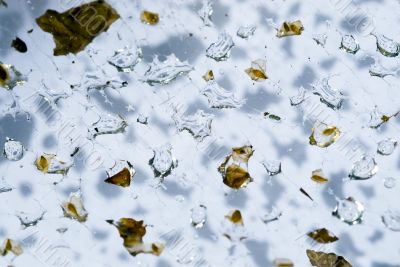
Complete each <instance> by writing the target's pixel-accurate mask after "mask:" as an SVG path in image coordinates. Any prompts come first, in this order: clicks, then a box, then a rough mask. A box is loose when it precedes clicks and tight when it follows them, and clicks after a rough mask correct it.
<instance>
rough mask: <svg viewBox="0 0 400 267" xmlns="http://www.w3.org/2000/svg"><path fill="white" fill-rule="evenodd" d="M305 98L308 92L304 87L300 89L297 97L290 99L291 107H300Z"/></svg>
mask: <svg viewBox="0 0 400 267" xmlns="http://www.w3.org/2000/svg"><path fill="white" fill-rule="evenodd" d="M305 96H306V90H305V89H304V87H303V86H302V87H300V88H299V92H298V94H297V95H295V96H291V97H290V105H292V106H297V105H300V104H301V103H303V101H304V99H305Z"/></svg>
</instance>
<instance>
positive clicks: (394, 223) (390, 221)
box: [382, 210, 400, 232]
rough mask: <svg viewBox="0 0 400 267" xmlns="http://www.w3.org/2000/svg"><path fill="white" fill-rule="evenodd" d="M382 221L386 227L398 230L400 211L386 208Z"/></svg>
mask: <svg viewBox="0 0 400 267" xmlns="http://www.w3.org/2000/svg"><path fill="white" fill-rule="evenodd" d="M382 222H383V224H384V225H385V226H386V228H388V229H390V230H392V231H394V232H400V211H398V210H396V211H394V210H388V211H386V212H385V213H384V214H383V215H382Z"/></svg>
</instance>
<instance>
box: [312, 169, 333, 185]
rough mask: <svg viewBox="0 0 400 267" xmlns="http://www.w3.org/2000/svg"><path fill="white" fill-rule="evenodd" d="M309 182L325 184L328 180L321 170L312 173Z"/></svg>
mask: <svg viewBox="0 0 400 267" xmlns="http://www.w3.org/2000/svg"><path fill="white" fill-rule="evenodd" d="M311 180H313V181H314V182H316V183H319V184H326V183H327V182H328V181H329V179H328V178H326V177H325V175H324V174H323V172H322V170H321V169H317V170H314V171H312V174H311Z"/></svg>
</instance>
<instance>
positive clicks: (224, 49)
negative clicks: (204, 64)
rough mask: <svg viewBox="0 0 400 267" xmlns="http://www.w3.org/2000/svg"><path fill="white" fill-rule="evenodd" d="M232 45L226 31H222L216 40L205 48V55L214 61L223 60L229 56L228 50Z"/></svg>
mask: <svg viewBox="0 0 400 267" xmlns="http://www.w3.org/2000/svg"><path fill="white" fill-rule="evenodd" d="M234 45H235V44H234V43H233V41H232V37H231V36H230V35H229V34H227V33H226V32H222V33H220V34H219V36H218V41H217V42H215V43H212V44H211V45H210V46H209V47H208V48H207V50H206V56H207V57H210V58H213V59H215V60H216V61H225V60H227V59H228V58H229V56H230V51H231V49H232V47H233V46H234Z"/></svg>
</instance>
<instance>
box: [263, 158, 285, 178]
mask: <svg viewBox="0 0 400 267" xmlns="http://www.w3.org/2000/svg"><path fill="white" fill-rule="evenodd" d="M262 165H264V168H265V169H266V170H267V173H268V175H269V176H274V175H277V174H278V173H281V172H282V169H281V162H280V161H276V160H270V161H264V162H262Z"/></svg>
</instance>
